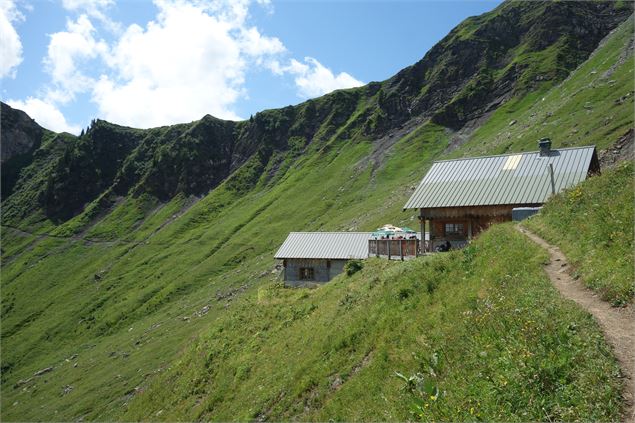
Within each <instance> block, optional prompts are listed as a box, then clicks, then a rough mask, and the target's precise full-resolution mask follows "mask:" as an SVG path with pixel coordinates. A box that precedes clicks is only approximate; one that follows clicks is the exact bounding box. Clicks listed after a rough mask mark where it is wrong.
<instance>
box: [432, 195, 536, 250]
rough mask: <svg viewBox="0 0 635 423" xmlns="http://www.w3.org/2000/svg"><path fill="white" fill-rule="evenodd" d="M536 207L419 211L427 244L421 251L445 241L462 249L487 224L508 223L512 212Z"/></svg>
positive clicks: (485, 207)
mask: <svg viewBox="0 0 635 423" xmlns="http://www.w3.org/2000/svg"><path fill="white" fill-rule="evenodd" d="M538 206H540V204H522V205H520V204H518V205H516V204H509V205H508V204H506V205H493V206H470V207H438V208H427V209H426V208H421V209H419V223H420V225H421V231H424V229H425V227H426V226H428V228H429V232H430V235H429V237H430V241H429V242H427V243H426V244H425V246H424V247H423V250H422V252H426V251H427V252H432V251H434V249H435V248H436V247H437V246H439V245H441V244H445V242H446V241H449V242H450V244H451V245H452V248H460V247H463V246H465V245H466V244H467V243H468V241H469V240H470V239H472V238H473V237H475V236H477V235H478V234H479V233H480V232H482V231H484V230H486V229H487V228H489V227H490V225H492V224H494V223H502V222H509V221H511V220H512V209H514V208H516V207H538Z"/></svg>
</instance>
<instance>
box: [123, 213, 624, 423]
mask: <svg viewBox="0 0 635 423" xmlns="http://www.w3.org/2000/svg"><path fill="white" fill-rule="evenodd" d="M545 259H546V254H545V252H544V251H542V250H541V249H540V248H539V247H537V246H535V245H533V244H531V243H530V242H529V241H527V240H526V239H524V238H523V237H522V235H519V234H517V232H516V231H515V230H514V229H513V228H512V227H511V225H504V226H498V227H496V228H495V229H494V230H491V231H489V232H488V233H486V234H485V235H484V236H482V237H481V238H480V239H479V240H478V242H476V243H475V244H474V245H473V246H472V247H470V248H468V249H466V250H464V251H457V252H454V253H451V254H448V255H441V256H435V257H427V258H422V259H418V260H414V261H411V262H406V263H404V264H398V263H388V262H386V261H383V260H376V259H372V260H369V261H367V262H366V268H365V269H364V270H363V271H362V272H360V273H358V274H356V275H354V276H353V277H350V278H348V277H346V276H345V275H341V276H340V277H338V278H337V279H336V280H335V281H334V282H333V283H330V284H328V285H326V286H324V287H321V288H319V289H316V290H309V291H307V290H289V289H285V288H283V287H282V286H281V285H279V284H277V283H265V284H263V285H262V286H261V287H260V288H259V289H258V291H257V292H252V293H250V294H249V295H247V296H246V297H245V298H244V299H243V300H242V301H240V303H239V304H238V305H237V306H236V308H235V309H234V310H233V312H232V313H231V314H227V315H225V316H223V317H221V318H220V319H218V320H217V321H216V322H214V324H212V325H210V326H209V327H208V328H206V330H205V331H204V333H203V334H202V335H201V337H200V338H199V339H197V340H196V341H195V342H194V343H193V344H192V345H190V346H189V347H188V349H187V351H186V352H185V353H184V354H183V355H182V357H181V358H180V359H179V361H178V362H176V363H175V364H174V365H173V367H172V368H171V369H170V370H169V371H167V372H166V373H165V374H164V375H162V376H160V377H159V378H158V379H157V380H156V381H155V382H154V383H153V384H152V385H151V387H150V389H149V390H148V391H147V392H145V393H143V394H142V395H140V396H139V397H138V398H137V400H136V401H135V402H133V403H132V406H131V408H130V411H129V413H128V414H126V415H125V419H126V420H127V419H132V420H138V419H148V418H149V419H153V420H154V419H160V420H169V421H177V420H186V421H188V420H189V421H193V420H252V419H255V418H259V417H261V418H262V417H266V418H267V419H269V420H274V421H276V420H318V421H326V420H329V419H333V420H338V421H351V420H365V421H368V420H376V419H382V420H401V421H403V420H408V419H410V418H412V417H413V416H412V414H411V412H412V411H411V410H414V412H415V415H417V416H418V417H419V418H421V419H423V420H432V421H434V420H450V421H452V420H454V421H458V420H471V419H479V420H480V419H483V420H489V421H492V420H505V421H546V420H576V419H580V420H614V419H616V418H617V417H618V412H619V407H618V404H617V403H616V401H617V399H618V398H619V389H620V385H619V378H618V377H617V375H618V370H617V368H616V365H615V361H614V359H613V358H612V356H611V353H610V350H609V348H608V347H607V345H606V344H605V342H604V340H603V338H602V336H601V333H600V331H599V328H598V326H597V325H596V324H595V323H594V321H593V319H592V318H591V317H590V316H589V315H588V314H586V313H584V312H582V311H580V310H579V309H578V308H577V307H576V306H575V305H574V304H573V303H571V302H566V301H563V300H562V299H561V297H559V295H558V293H557V292H556V291H555V290H554V289H553V287H552V286H551V284H550V283H549V281H548V279H547V278H546V276H545V275H544V273H543V272H542V267H541V263H542V262H544V260H545ZM435 355H436V356H437V358H434V356H435ZM396 371H399V372H402V373H405V374H406V375H407V376H410V375H411V374H416V373H421V378H422V380H423V381H424V382H423V383H422V384H420V386H419V387H417V386H416V384H414V385H413V392H412V393H410V392H408V391H407V390H405V389H404V387H405V386H406V385H405V384H404V383H403V382H402V381H401V380H400V379H398V378H397V377H395V372H396ZM435 387H436V388H435ZM598 388H599V389H598ZM437 390H438V395H437ZM417 404H418V407H417V406H416V405H417Z"/></svg>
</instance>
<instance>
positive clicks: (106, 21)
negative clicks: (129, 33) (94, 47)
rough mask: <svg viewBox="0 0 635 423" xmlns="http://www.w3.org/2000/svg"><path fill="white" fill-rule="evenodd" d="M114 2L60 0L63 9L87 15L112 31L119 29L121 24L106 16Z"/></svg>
mask: <svg viewBox="0 0 635 423" xmlns="http://www.w3.org/2000/svg"><path fill="white" fill-rule="evenodd" d="M114 4H115V1H114V0H62V6H63V7H64V9H66V10H68V11H71V12H77V13H81V14H84V15H88V16H90V17H92V18H95V19H97V20H98V21H99V22H101V23H102V24H103V25H104V26H105V27H106V28H107V29H108V30H110V31H112V32H119V31H121V24H120V23H118V22H115V21H113V20H112V19H110V18H109V17H108V15H107V14H106V11H107V10H108V9H109V8H110V7H111V6H113V5H114Z"/></svg>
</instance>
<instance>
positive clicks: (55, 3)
mask: <svg viewBox="0 0 635 423" xmlns="http://www.w3.org/2000/svg"><path fill="white" fill-rule="evenodd" d="M499 3H500V1H484V0H481V1H476V0H470V1H458V0H457V1H403V2H397V1H390V2H389V1H377V0H375V1H363V0H359V1H343V2H337V1H289V0H287V1H275V0H271V1H268V0H255V1H250V0H232V1H228V0H188V1H186V0H155V1H153V2H152V1H146V0H119V1H116V0H0V39H1V40H2V42H1V43H0V78H1V80H0V81H1V84H2V85H1V88H0V93H1V98H2V100H3V101H5V102H7V103H9V104H10V105H12V106H13V107H16V108H19V109H22V110H25V111H26V112H27V113H29V114H30V115H31V116H32V117H33V118H35V119H36V121H38V123H40V124H41V125H42V126H44V127H46V128H49V129H52V130H55V131H69V132H73V133H78V132H79V131H80V130H81V128H82V127H85V126H86V125H87V124H88V123H89V122H90V120H91V119H93V118H102V119H106V120H109V121H111V122H114V123H118V124H122V125H129V126H134V127H141V128H147V127H153V126H160V125H166V124H173V123H178V122H189V121H192V120H196V119H199V118H201V117H202V116H203V115H205V114H206V113H209V114H212V115H214V116H217V117H220V118H225V119H235V120H238V119H245V118H248V117H249V116H250V115H252V114H255V113H257V112H258V111H261V110H264V109H269V108H277V107H283V106H286V105H289V104H297V103H300V102H302V101H304V100H306V99H308V98H313V97H317V96H320V95H322V94H325V93H327V92H330V91H332V90H334V89H338V88H348V87H353V86H358V85H362V84H365V83H368V82H370V81H381V80H384V79H387V78H389V77H390V76H392V75H394V74H395V73H396V72H398V71H399V70H400V69H402V68H404V67H406V66H408V65H411V64H413V63H415V62H416V61H417V60H419V59H421V58H422V57H423V56H424V54H425V53H426V51H428V50H429V49H430V48H431V47H432V46H433V45H434V44H435V43H436V42H437V41H439V40H440V39H441V38H443V36H445V35H446V34H447V33H448V32H449V31H450V30H451V29H452V28H453V27H454V26H455V25H457V24H458V23H459V22H461V21H462V20H463V19H465V18H466V17H468V16H473V15H478V14H481V13H483V12H486V11H488V10H491V9H493V8H494V7H496V5H497V4H499Z"/></svg>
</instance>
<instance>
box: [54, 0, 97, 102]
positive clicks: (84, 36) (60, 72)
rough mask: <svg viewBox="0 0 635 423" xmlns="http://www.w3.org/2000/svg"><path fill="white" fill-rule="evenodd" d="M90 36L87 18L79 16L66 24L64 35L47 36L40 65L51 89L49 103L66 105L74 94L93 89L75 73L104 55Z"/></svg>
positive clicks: (84, 77)
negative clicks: (45, 51)
mask: <svg viewBox="0 0 635 423" xmlns="http://www.w3.org/2000/svg"><path fill="white" fill-rule="evenodd" d="M75 1H77V0H75ZM94 32H95V27H94V26H93V24H92V23H91V21H90V19H89V18H88V16H86V15H80V16H79V17H78V18H77V20H74V21H73V20H70V19H69V20H67V22H66V31H60V32H56V33H54V34H52V35H50V41H49V45H48V51H47V55H46V57H45V58H44V65H45V67H46V69H47V71H48V73H49V74H50V75H51V79H52V82H53V86H52V87H49V89H48V90H47V100H48V101H49V102H56V103H62V104H64V103H67V102H69V101H71V100H73V99H74V97H75V94H77V93H80V92H85V91H87V90H89V89H90V88H91V87H92V86H93V85H94V80H93V79H92V78H90V77H89V76H87V75H86V74H85V73H84V72H82V71H81V70H80V69H79V68H80V67H81V65H82V64H84V63H86V62H87V61H89V60H92V59H95V58H98V57H100V56H103V55H105V54H106V52H107V51H108V46H107V45H106V43H105V42H104V41H98V40H96V39H95V38H94V36H93V34H94Z"/></svg>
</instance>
